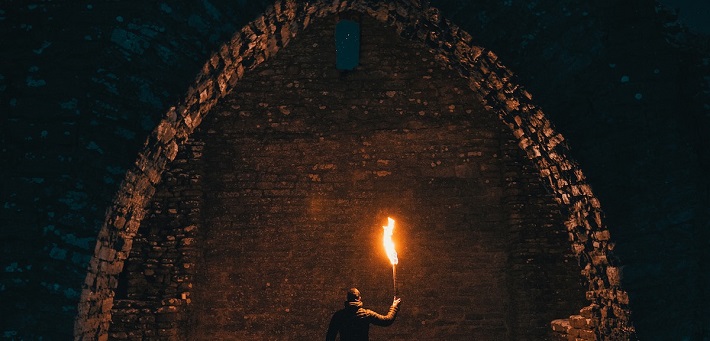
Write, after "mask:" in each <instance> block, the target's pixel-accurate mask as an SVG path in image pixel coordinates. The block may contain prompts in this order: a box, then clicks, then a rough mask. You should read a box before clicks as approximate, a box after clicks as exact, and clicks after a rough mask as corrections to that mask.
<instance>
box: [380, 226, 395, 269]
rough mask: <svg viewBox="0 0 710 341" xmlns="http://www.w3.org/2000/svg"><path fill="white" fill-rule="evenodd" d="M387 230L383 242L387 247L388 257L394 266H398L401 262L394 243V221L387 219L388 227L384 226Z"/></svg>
mask: <svg viewBox="0 0 710 341" xmlns="http://www.w3.org/2000/svg"><path fill="white" fill-rule="evenodd" d="M382 228H383V229H385V232H384V235H383V237H382V242H383V244H384V246H385V252H387V257H389V259H390V263H392V265H396V264H397V263H398V262H399V260H398V259H397V251H396V250H395V249H394V242H393V241H392V230H394V219H392V218H390V217H387V226H382Z"/></svg>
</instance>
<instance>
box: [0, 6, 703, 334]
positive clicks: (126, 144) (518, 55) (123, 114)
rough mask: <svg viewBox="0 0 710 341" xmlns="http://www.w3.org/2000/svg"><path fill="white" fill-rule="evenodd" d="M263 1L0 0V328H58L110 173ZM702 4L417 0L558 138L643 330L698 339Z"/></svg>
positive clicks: (89, 248) (115, 178) (68, 329)
mask: <svg viewBox="0 0 710 341" xmlns="http://www.w3.org/2000/svg"><path fill="white" fill-rule="evenodd" d="M269 3H270V2H269V1H221V0H219V1H217V0H213V1H208V0H203V1H191V2H179V1H165V2H138V1H131V2H128V1H126V2H113V1H100V2H92V3H72V2H69V1H42V2H29V1H4V2H3V3H2V4H0V38H1V39H0V117H1V119H2V124H1V126H0V128H1V129H2V133H0V134H1V135H0V138H1V139H2V140H1V141H0V142H1V143H2V158H1V159H0V160H1V162H2V167H1V168H0V169H1V170H0V172H2V173H1V174H0V179H2V180H0V197H1V198H0V203H1V204H2V206H1V207H0V241H1V243H2V250H1V251H0V252H1V253H0V254H1V256H0V271H2V272H0V274H1V277H0V302H2V308H0V309H1V310H0V314H1V315H2V316H3V318H2V320H1V322H0V333H2V334H0V337H3V338H8V339H13V338H14V339H38V338H40V337H42V338H43V339H68V338H70V337H71V333H72V324H73V318H74V316H75V313H76V303H77V301H78V298H79V297H78V295H79V292H80V291H81V285H82V282H83V279H84V275H85V273H86V270H85V269H86V266H87V263H88V260H89V259H90V257H91V255H92V254H93V248H94V243H95V239H96V233H97V231H98V230H99V228H100V225H101V223H102V221H103V218H104V213H105V209H106V208H107V207H108V206H109V205H110V203H111V200H112V198H113V195H114V194H115V191H116V189H117V188H118V184H119V183H120V181H121V180H122V177H123V175H124V173H125V170H126V169H127V168H128V167H129V165H130V164H131V163H132V162H134V161H135V157H136V154H137V151H138V150H139V147H140V146H141V145H142V143H143V141H144V140H145V137H146V136H147V134H148V132H149V131H150V130H152V129H153V127H154V125H155V123H156V122H157V121H158V119H159V118H160V117H161V116H162V115H163V113H164V112H165V111H166V109H167V108H168V107H169V106H170V105H173V104H174V103H176V102H177V101H178V100H179V99H180V98H181V96H183V94H184V93H185V91H186V89H187V87H188V86H189V85H190V84H191V83H192V82H193V79H194V77H195V75H196V74H197V73H198V72H199V70H200V67H201V65H202V64H203V63H204V61H205V60H206V59H207V57H208V56H209V54H210V53H211V52H212V51H214V50H215V49H216V48H217V47H218V46H219V45H220V44H221V43H222V42H224V41H226V40H228V39H229V38H230V36H231V35H232V34H233V33H234V32H236V31H237V30H239V29H240V28H241V27H242V26H244V25H245V24H246V23H247V22H248V21H250V20H253V19H254V18H255V17H256V16H257V15H258V14H259V13H261V12H263V10H264V9H265V8H266V6H267V5H268V4H269ZM702 4H703V3H702V2H700V1H695V2H689V3H687V4H685V3H681V2H679V3H677V4H668V6H669V8H675V7H679V8H680V11H679V12H678V13H679V15H680V18H681V20H685V22H687V25H688V26H689V27H690V28H691V29H692V31H688V30H687V29H686V28H685V26H684V25H683V23H681V22H678V21H677V20H676V19H677V18H676V17H675V15H674V14H673V12H672V11H668V10H665V9H664V8H663V7H660V6H657V5H656V4H655V3H654V2H652V1H642V0H636V1H628V2H625V3H623V4H619V3H618V2H611V1H599V2H594V3H593V4H589V3H586V2H579V1H551V0H550V1H546V0H540V1H519V0H507V1H485V2H475V3H474V2H469V1H437V2H435V3H433V5H435V6H437V7H439V8H440V9H441V10H442V11H443V13H444V15H445V16H446V17H447V18H448V19H450V20H451V21H452V22H454V23H455V24H456V25H458V26H460V27H461V28H463V29H464V30H466V31H468V32H469V33H470V34H471V35H472V36H473V37H474V40H475V41H477V42H478V44H479V45H480V46H484V47H486V48H489V49H491V50H493V51H495V52H496V54H498V56H499V57H500V58H501V60H502V62H503V64H504V65H506V66H507V67H508V68H510V69H511V70H512V71H513V72H515V73H516V74H517V76H518V77H519V80H518V83H520V84H523V85H524V86H526V87H527V89H528V90H529V91H530V92H531V93H532V94H533V96H534V97H533V99H534V100H535V102H536V103H538V104H539V105H541V106H542V108H543V109H544V110H545V112H546V114H547V115H548V117H549V118H550V119H551V121H552V122H553V123H555V125H556V128H557V130H559V131H560V132H561V133H562V134H563V135H564V136H565V137H566V138H567V142H568V143H569V145H570V146H571V149H572V156H573V157H574V158H576V160H577V161H578V162H579V163H580V166H581V169H583V170H584V171H585V173H586V175H587V177H588V179H589V182H590V183H591V184H592V186H593V189H594V191H595V193H596V195H597V196H598V197H599V198H600V199H601V202H602V207H603V209H604V211H605V213H606V223H607V224H608V225H609V227H610V229H611V232H612V238H613V239H614V240H615V241H616V242H617V244H618V246H617V253H618V255H619V256H620V258H621V260H622V262H623V263H624V264H625V267H624V274H625V277H624V285H625V289H627V290H628V291H629V293H630V295H631V307H632V309H633V315H632V318H633V319H634V322H635V324H636V327H637V330H638V334H639V336H640V337H641V338H642V339H646V340H652V339H671V338H672V339H683V338H687V339H690V340H702V339H703V338H707V337H709V336H710V321H708V317H707V316H708V315H710V314H708V312H707V308H706V307H705V304H706V303H707V302H708V300H707V297H708V294H707V286H708V278H707V272H708V266H707V262H705V260H707V259H708V254H707V251H706V250H707V249H708V246H709V245H708V237H709V236H708V235H709V234H708V228H709V226H708V221H709V219H708V211H709V210H708V208H710V205H709V198H708V193H709V190H708V180H707V178H706V177H705V175H704V174H705V170H706V169H707V166H708V160H709V159H708V148H707V147H708V143H707V140H706V137H705V135H706V131H707V128H708V123H709V121H710V117H709V115H710V113H709V110H708V103H710V101H709V100H708V97H709V94H708V77H709V76H710V72H709V70H710V66H709V65H708V64H710V62H709V57H710V54H709V53H708V50H707V49H708V46H709V45H710V44H708V37H707V33H708V27H707V26H703V25H701V24H699V23H698V21H697V19H695V17H700V18H701V19H702V18H703V16H702V15H699V14H701V13H707V11H708V9H707V6H708V5H707V4H705V5H704V6H705V8H704V9H703V8H702V7H700V8H699V9H698V8H695V7H694V6H698V5H702ZM703 11H704V12H703ZM705 18H707V15H705ZM700 33H704V35H703V34H700ZM571 313H574V312H571Z"/></svg>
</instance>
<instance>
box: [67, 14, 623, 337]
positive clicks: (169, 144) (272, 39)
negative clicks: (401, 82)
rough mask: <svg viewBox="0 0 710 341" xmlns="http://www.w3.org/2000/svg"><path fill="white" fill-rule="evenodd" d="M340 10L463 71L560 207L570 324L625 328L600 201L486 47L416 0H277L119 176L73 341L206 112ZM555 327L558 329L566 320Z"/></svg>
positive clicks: (99, 327) (227, 47) (618, 331)
mask: <svg viewBox="0 0 710 341" xmlns="http://www.w3.org/2000/svg"><path fill="white" fill-rule="evenodd" d="M343 11H357V12H360V13H364V14H366V15H368V16H371V17H373V18H375V19H376V20H377V21H379V22H380V23H382V24H385V25H388V26H391V27H394V28H395V29H396V31H397V32H398V33H399V34H400V35H401V36H402V37H404V38H406V39H411V40H413V41H418V42H420V43H423V44H424V45H425V46H426V47H427V48H428V49H429V50H430V51H431V52H432V53H433V54H434V55H435V56H436V58H437V60H438V62H439V63H440V64H441V65H445V66H447V67H449V68H451V69H453V70H455V71H456V72H457V73H458V74H460V76H461V77H463V79H464V80H465V82H466V84H467V86H468V88H469V90H467V91H470V94H471V95H472V98H475V100H476V101H478V102H480V103H481V104H482V105H483V107H484V108H485V109H486V110H489V111H492V112H495V113H497V114H498V117H499V119H500V120H501V122H503V123H504V124H505V125H506V126H507V127H508V128H509V129H510V131H511V133H512V135H513V136H514V137H515V139H517V141H518V145H519V147H520V148H521V149H522V150H523V151H524V152H525V155H527V157H528V159H529V160H531V161H532V162H533V163H534V164H535V165H536V167H537V169H538V171H539V174H540V177H541V178H542V179H543V181H544V182H545V184H546V186H547V188H548V189H549V190H550V191H551V193H553V196H554V198H555V200H556V201H557V202H558V204H560V205H561V206H562V207H564V209H565V212H563V214H564V215H565V216H566V223H565V225H566V228H567V231H568V232H569V237H570V242H571V248H572V250H573V252H574V254H575V255H577V257H578V259H579V263H580V266H581V267H582V269H581V272H582V274H583V275H584V276H585V277H586V278H587V280H588V283H589V289H590V290H589V292H588V297H587V298H588V299H589V300H590V301H591V302H590V305H589V306H588V307H585V308H583V309H582V310H583V312H584V314H585V315H586V316H585V317H586V318H588V319H589V320H595V321H596V322H595V323H592V324H589V323H587V322H585V323H582V324H581V325H580V324H577V323H575V327H576V328H578V329H584V328H586V329H588V330H590V331H592V332H594V333H596V334H597V335H598V336H612V337H624V336H626V337H628V336H629V335H631V334H633V328H632V327H631V326H630V322H629V317H628V314H629V312H628V296H627V295H626V293H625V292H624V291H623V290H621V288H620V287H619V273H618V268H617V267H616V266H617V264H616V263H615V262H616V260H615V258H614V256H613V253H612V250H613V243H611V242H610V236H609V232H608V230H607V229H606V227H605V225H604V222H603V220H602V212H601V206H600V203H599V201H598V200H597V198H596V197H595V196H594V194H593V193H592V191H591V188H590V186H589V184H587V183H586V181H585V178H584V175H583V173H582V171H581V170H580V169H579V167H578V166H577V164H576V163H574V162H573V161H572V160H571V158H570V157H569V155H568V154H569V151H568V149H567V147H566V146H565V145H564V144H563V143H562V142H563V140H564V139H563V137H562V136H561V135H560V134H559V133H557V132H555V130H554V127H553V125H552V124H551V123H550V122H549V120H547V118H546V117H545V115H544V113H543V112H542V110H541V109H540V108H539V107H537V106H536V105H535V104H534V103H533V101H532V96H531V95H530V94H529V93H528V92H527V91H525V89H524V88H523V87H522V86H521V85H519V84H516V83H515V77H514V76H513V74H512V73H511V72H510V71H509V70H508V69H506V68H505V67H504V66H503V65H502V64H501V63H500V61H499V60H498V58H497V57H496V55H495V54H494V53H493V52H492V51H488V50H486V49H485V48H481V47H479V46H476V45H475V42H474V39H473V37H471V36H470V35H469V34H468V33H466V32H464V31H461V30H459V29H458V28H457V27H456V26H455V25H453V24H452V23H450V22H448V21H447V20H445V19H444V18H442V17H441V15H440V13H439V12H438V11H437V10H436V9H434V8H430V7H427V6H425V5H422V4H421V3H418V2H412V1H396V2H384V1H383V2H373V1H353V2H340V1H335V2H316V3H313V4H305V5H303V4H299V3H296V2H295V1H279V2H276V3H275V4H274V6H273V7H272V8H270V9H269V10H267V12H266V13H265V14H264V15H263V16H261V17H259V18H258V19H257V20H255V21H253V22H252V23H250V24H249V25H247V26H245V27H244V28H243V29H242V30H240V31H239V32H237V33H236V34H235V36H234V38H233V39H232V41H230V42H229V43H226V44H224V45H223V46H222V48H221V49H220V51H219V52H217V53H215V54H214V55H213V56H212V57H211V58H210V60H209V61H207V62H206V64H205V65H204V68H203V70H202V73H201V74H200V75H199V76H198V78H197V80H196V81H195V83H194V85H193V86H192V87H191V88H190V89H189V90H188V92H187V94H186V96H185V99H184V100H183V101H182V102H181V103H179V104H178V105H176V106H175V107H173V108H171V109H170V110H169V111H168V112H167V113H166V114H165V117H164V118H163V120H161V122H160V123H159V125H158V126H157V127H156V128H155V130H154V131H153V133H152V134H151V136H150V137H149V139H148V141H146V145H145V148H144V149H143V151H142V152H141V153H140V155H139V157H138V160H137V162H136V165H135V167H134V168H133V169H131V170H129V171H128V172H127V174H126V178H125V180H124V182H123V183H122V185H121V188H120V190H119V192H118V194H117V196H116V199H115V201H114V205H113V206H112V207H111V208H110V209H109V211H108V213H107V216H106V221H105V223H104V225H103V227H102V229H101V231H100V233H99V236H98V240H97V246H96V249H95V254H94V257H93V259H92V261H91V263H90V269H89V272H88V274H87V277H86V281H85V285H84V289H83V291H82V297H81V300H80V303H79V309H78V316H77V320H76V323H75V337H76V338H77V339H94V338H97V337H98V338H104V337H106V335H107V331H108V327H109V324H110V312H111V307H112V306H113V298H114V295H115V289H116V287H117V277H118V275H119V274H120V273H121V271H122V269H123V266H124V261H125V260H126V258H127V257H128V255H129V253H130V251H131V248H132V243H133V237H134V236H135V234H136V232H137V231H138V228H139V226H140V224H141V221H142V220H143V218H144V215H145V209H146V205H147V203H148V202H149V200H150V199H151V198H152V196H153V194H154V193H155V189H156V185H157V184H158V183H159V182H160V179H161V176H162V175H163V172H164V171H165V169H166V168H167V166H168V165H169V164H170V163H171V162H172V161H173V160H174V159H175V157H176V155H177V153H178V150H179V148H180V146H182V145H184V144H185V143H186V141H188V138H189V137H190V136H191V135H192V133H193V131H194V130H195V129H196V128H197V127H198V126H199V125H200V123H201V122H202V120H203V118H204V116H205V115H206V114H207V113H208V112H210V111H211V110H212V109H213V108H214V106H215V105H216V104H217V102H218V101H219V100H220V99H222V98H223V97H224V96H226V95H227V94H228V93H229V92H230V91H231V90H232V89H233V88H234V86H235V85H236V84H237V83H238V82H239V81H240V80H241V79H242V78H243V76H244V74H245V73H246V72H249V71H251V70H253V69H255V68H256V67H257V66H259V65H260V64H262V63H263V62H264V61H266V60H268V59H269V58H270V57H271V56H273V55H274V54H276V53H277V52H278V51H279V50H280V49H281V48H282V47H283V46H285V45H286V44H288V42H289V41H290V40H291V39H292V38H294V37H295V36H296V34H297V33H299V32H300V31H302V30H303V29H304V28H305V27H308V26H309V25H310V23H311V21H312V20H314V19H315V18H322V17H325V16H328V15H333V14H335V13H338V12H343ZM583 320H584V319H583ZM583 322H584V321H583ZM559 326H562V327H561V328H566V327H564V324H560V325H559Z"/></svg>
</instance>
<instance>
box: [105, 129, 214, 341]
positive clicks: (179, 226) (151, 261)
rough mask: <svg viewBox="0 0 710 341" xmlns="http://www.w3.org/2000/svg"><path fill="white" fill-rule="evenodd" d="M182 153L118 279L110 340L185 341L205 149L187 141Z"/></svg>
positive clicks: (155, 198) (165, 178)
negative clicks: (164, 340) (171, 339)
mask: <svg viewBox="0 0 710 341" xmlns="http://www.w3.org/2000/svg"><path fill="white" fill-rule="evenodd" d="M180 149H181V150H180V151H179V152H178V155H177V156H176V158H175V160H173V162H172V163H171V166H170V167H169V169H167V170H166V171H165V172H164V173H163V175H162V179H161V182H160V185H159V186H158V187H157V190H156V193H155V195H154V196H153V200H152V201H151V203H150V205H149V206H148V207H147V208H146V212H147V216H146V218H145V219H143V221H142V222H141V226H140V227H139V229H138V232H137V233H136V235H135V236H134V238H133V239H132V248H131V253H130V257H129V258H128V259H127V260H126V261H125V263H124V268H123V271H122V272H121V275H120V276H119V277H118V286H117V289H116V291H115V297H114V306H113V308H112V312H111V315H112V323H111V326H110V328H109V336H110V338H111V339H115V340H122V339H146V338H151V337H162V336H176V337H177V336H179V335H182V338H184V333H183V334H180V333H179V332H181V331H182V330H181V329H179V327H180V326H181V325H184V323H185V322H186V321H187V313H186V312H185V306H186V304H187V303H189V302H190V291H191V288H192V283H193V280H194V274H195V262H196V259H197V257H198V250H197V245H196V237H197V232H198V231H197V230H198V224H199V223H200V209H201V206H202V197H203V195H202V180H201V173H202V169H201V167H202V164H201V161H202V149H203V146H202V144H201V143H199V142H194V141H190V142H187V143H185V144H183V145H182V147H181V148H180ZM182 332H184V331H182Z"/></svg>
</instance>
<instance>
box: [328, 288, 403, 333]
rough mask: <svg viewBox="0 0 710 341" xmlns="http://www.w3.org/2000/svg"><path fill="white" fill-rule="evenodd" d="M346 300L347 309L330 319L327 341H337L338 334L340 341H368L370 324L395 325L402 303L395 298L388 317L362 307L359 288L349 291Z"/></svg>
mask: <svg viewBox="0 0 710 341" xmlns="http://www.w3.org/2000/svg"><path fill="white" fill-rule="evenodd" d="M346 298H347V300H346V301H345V308H343V309H341V310H338V311H336V312H335V313H334V314H333V317H332V318H331V319H330V324H329V325H328V333H326V336H325V340H326V341H335V337H336V336H337V335H338V334H340V341H368V340H369V339H370V336H369V334H370V324H374V325H376V326H383V327H386V326H389V325H391V324H392V323H394V320H395V319H396V318H397V312H398V311H399V302H400V301H401V299H400V298H399V297H397V296H395V297H394V299H393V300H392V305H391V306H390V309H389V311H388V312H387V315H380V314H378V313H376V312H374V311H372V310H370V309H365V308H363V307H362V298H361V296H360V290H357V288H351V289H350V290H348V293H347V297H346Z"/></svg>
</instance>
